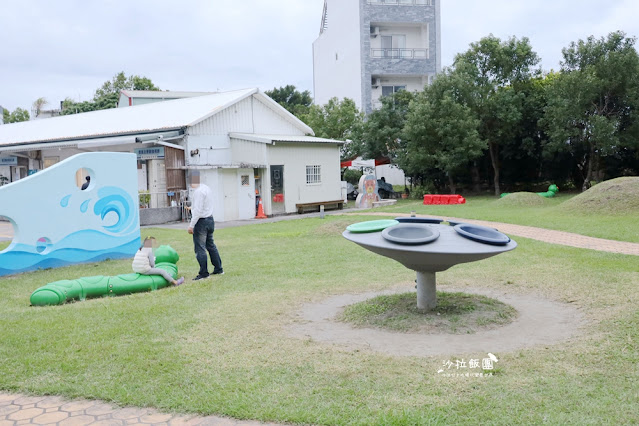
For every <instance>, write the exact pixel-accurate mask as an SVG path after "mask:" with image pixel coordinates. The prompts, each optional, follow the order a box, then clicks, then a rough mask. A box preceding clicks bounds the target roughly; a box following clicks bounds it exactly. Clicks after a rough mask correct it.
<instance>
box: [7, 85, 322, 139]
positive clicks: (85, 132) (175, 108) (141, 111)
mask: <svg viewBox="0 0 639 426" xmlns="http://www.w3.org/2000/svg"><path fill="white" fill-rule="evenodd" d="M253 95H254V96H257V97H259V98H260V100H262V101H264V102H265V103H266V104H268V105H269V106H270V107H271V109H272V110H273V111H275V112H276V113H277V114H278V115H280V116H281V117H282V118H284V119H286V120H288V121H289V122H291V123H292V124H293V125H295V126H296V127H298V128H299V129H300V131H302V132H304V133H307V134H314V133H313V130H312V129H311V128H310V127H308V126H307V125H306V124H304V123H303V122H302V121H300V120H299V119H298V118H297V117H295V116H294V115H292V114H291V113H289V112H288V111H287V110H286V109H284V108H283V107H282V106H280V105H279V104H278V103H277V102H275V101H274V100H272V99H271V98H269V97H268V96H266V95H265V94H263V93H261V92H260V91H259V89H256V88H251V89H243V90H235V91H230V92H221V93H214V94H211V95H205V96H197V97H190V98H183V99H176V100H170V101H164V102H154V103H150V104H145V105H138V106H132V107H128V108H111V109H105V110H100V111H92V112H85V113H81V114H72V115H63V116H59V117H53V118H47V119H46V120H35V121H25V122H21V123H13V124H5V125H3V126H0V148H2V147H8V146H14V145H28V144H35V143H43V142H59V141H72V140H83V139H96V138H103V137H111V136H119V135H132V134H141V133H151V132H157V131H166V130H176V129H183V128H186V127H189V126H193V125H195V124H197V123H199V122H201V121H203V120H206V119H207V118H209V117H211V116H213V115H215V114H217V113H218V112H220V111H222V110H224V109H226V108H228V107H229V106H231V105H233V104H235V103H237V102H240V101H241V100H243V99H245V98H248V97H249V96H253Z"/></svg>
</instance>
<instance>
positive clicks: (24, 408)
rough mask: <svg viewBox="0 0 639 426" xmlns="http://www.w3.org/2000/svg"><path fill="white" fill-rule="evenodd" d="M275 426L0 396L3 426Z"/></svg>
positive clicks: (52, 398) (99, 404)
mask: <svg viewBox="0 0 639 426" xmlns="http://www.w3.org/2000/svg"><path fill="white" fill-rule="evenodd" d="M144 424H146V425H167V426H173V425H190V426H196V425H207V426H253V425H273V426H275V424H274V423H260V422H252V421H240V420H233V419H229V418H226V417H218V416H208V417H196V416H185V415H178V414H163V413H160V412H158V411H156V410H152V409H150V408H131V407H129V408H119V407H116V406H114V405H110V404H105V403H104V402H100V401H87V400H75V401H69V400H66V399H63V398H60V397H57V396H25V395H17V394H0V426H5V425H7V426H8V425H57V426H80V425H109V426H111V425H114V426H115V425H144Z"/></svg>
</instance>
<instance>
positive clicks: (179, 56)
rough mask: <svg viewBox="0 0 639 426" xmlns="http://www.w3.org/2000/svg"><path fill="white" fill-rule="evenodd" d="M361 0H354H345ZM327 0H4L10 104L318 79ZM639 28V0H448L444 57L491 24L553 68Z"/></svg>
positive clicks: (0, 20) (4, 93) (2, 86)
mask: <svg viewBox="0 0 639 426" xmlns="http://www.w3.org/2000/svg"><path fill="white" fill-rule="evenodd" d="M342 1H355V0H342ZM323 3H324V1H323V0H179V1H175V0H172V1H168V0H98V1H87V0H58V1H45V0H0V38H1V42H0V105H2V106H3V107H5V108H7V109H9V110H14V109H15V108H16V107H21V108H25V109H28V110H30V109H31V104H32V103H33V101H34V100H36V99H37V98H39V97H45V98H46V99H47V100H48V101H49V104H50V105H49V107H50V108H51V107H56V106H58V105H59V102H60V101H61V100H63V99H64V98H66V97H70V98H73V99H74V100H76V101H77V100H83V101H84V100H90V99H91V98H92V97H93V93H94V91H95V89H97V88H98V87H99V86H101V85H102V83H104V82H105V81H107V80H110V79H111V78H112V77H113V76H114V75H115V74H117V73H118V72H120V71H124V72H125V73H126V75H127V76H128V75H141V76H145V77H149V78H150V79H151V80H152V81H153V82H154V83H155V85H156V86H159V87H160V88H161V89H163V90H188V91H217V90H233V89H239V88H246V87H259V88H260V89H262V90H268V89H272V88H274V87H280V86H284V85H286V84H293V85H295V86H297V88H298V89H300V90H306V89H308V90H311V91H312V89H313V64H312V43H313V41H314V40H315V39H316V38H317V36H318V34H319V26H320V20H321V13H322V6H323ZM616 30H622V31H625V32H626V33H627V35H629V36H637V35H639V0H606V1H601V0H534V1H533V0H492V1H478V0H442V64H443V65H444V66H448V65H451V64H452V61H453V58H454V56H455V54H457V53H459V52H462V51H464V50H466V49H467V48H468V45H469V44H470V43H472V42H475V41H478V40H479V39H480V38H481V37H484V36H486V35H488V34H490V33H492V34H494V35H495V36H497V37H500V38H502V39H506V38H508V37H510V36H516V37H518V38H521V37H528V38H529V39H530V40H531V44H532V46H533V48H534V49H535V51H536V52H537V53H538V54H539V56H540V57H541V58H542V66H543V68H544V69H545V70H549V69H551V68H554V69H559V61H560V60H561V49H562V48H564V47H566V46H568V45H569V43H570V42H571V41H577V40H579V39H585V38H587V37H588V36H590V35H594V36H596V37H602V36H605V35H607V34H608V33H609V32H611V31H616Z"/></svg>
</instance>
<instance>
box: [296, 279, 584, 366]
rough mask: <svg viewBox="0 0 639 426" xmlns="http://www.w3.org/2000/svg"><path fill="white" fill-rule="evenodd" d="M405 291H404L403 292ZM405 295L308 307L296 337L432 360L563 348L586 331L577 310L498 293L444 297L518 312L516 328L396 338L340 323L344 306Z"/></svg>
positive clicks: (343, 297)
mask: <svg viewBox="0 0 639 426" xmlns="http://www.w3.org/2000/svg"><path fill="white" fill-rule="evenodd" d="M404 291H405V289H404ZM404 291H402V290H389V291H385V292H376V293H364V294H356V295H355V294H345V295H341V296H333V297H331V298H328V299H326V300H324V301H322V302H320V303H312V304H306V305H304V306H303V307H302V310H301V312H300V313H299V317H298V320H297V321H295V322H294V323H293V324H291V325H290V326H289V330H288V331H289V333H290V335H291V336H293V337H297V338H302V339H312V340H315V341H317V342H322V343H329V344H335V345H338V346H339V347H340V348H342V349H344V350H349V351H355V350H371V351H375V352H380V353H384V354H388V355H394V356H417V357H431V356H437V355H455V356H459V355H461V354H467V353H477V352H502V353H503V352H512V351H516V350H519V349H524V348H531V347H534V346H537V345H552V344H557V343H561V342H563V341H566V340H567V339H570V338H571V337H573V336H575V335H576V334H577V332H578V330H579V328H580V327H582V326H583V325H585V320H584V319H583V316H582V315H581V313H580V312H579V310H578V309H576V308H575V307H573V306H569V305H566V304H562V303H558V302H554V301H551V300H547V299H543V298H540V297H537V296H532V295H518V294H510V293H505V292H498V291H495V290H482V289H453V288H446V289H445V291H451V292H460V291H463V292H464V293H473V294H480V295H483V296H487V297H492V298H495V299H498V300H500V301H501V302H503V303H506V304H508V305H511V306H512V307H514V308H515V309H516V310H517V311H518V313H519V316H518V317H517V318H516V319H515V320H514V321H513V322H512V323H511V324H508V325H506V326H503V327H499V328H496V329H492V330H485V331H480V332H477V333H475V334H463V335H459V334H418V333H396V332H390V331H384V330H377V329H371V328H353V327H352V326H350V325H349V324H346V323H343V322H337V321H335V317H336V316H337V315H338V314H339V313H340V312H342V310H343V309H344V307H345V306H348V305H351V304H354V303H358V302H362V301H364V300H367V299H370V298H373V297H376V296H378V295H382V294H396V293H399V292H404Z"/></svg>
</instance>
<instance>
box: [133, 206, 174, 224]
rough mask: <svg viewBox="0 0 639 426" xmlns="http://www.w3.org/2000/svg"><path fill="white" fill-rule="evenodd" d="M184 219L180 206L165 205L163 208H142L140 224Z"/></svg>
mask: <svg viewBox="0 0 639 426" xmlns="http://www.w3.org/2000/svg"><path fill="white" fill-rule="evenodd" d="M180 220H182V210H181V209H180V207H165V208H161V209H140V225H142V226H145V225H161V224H163V223H169V222H178V221H180Z"/></svg>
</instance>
